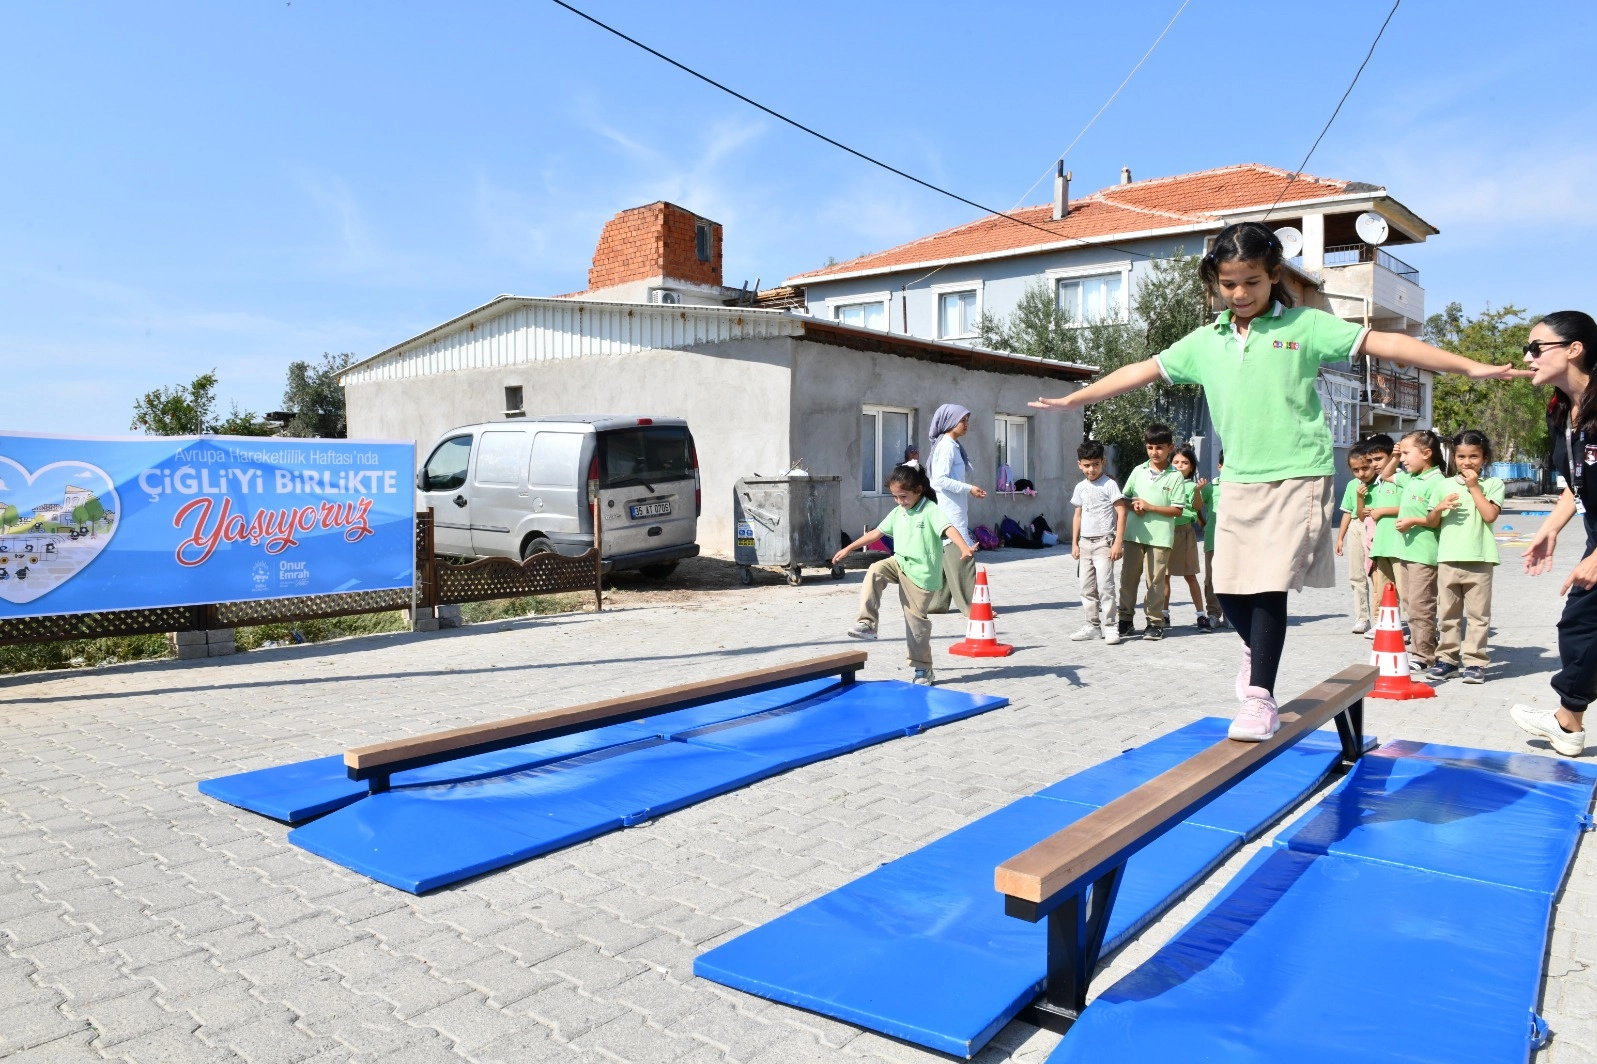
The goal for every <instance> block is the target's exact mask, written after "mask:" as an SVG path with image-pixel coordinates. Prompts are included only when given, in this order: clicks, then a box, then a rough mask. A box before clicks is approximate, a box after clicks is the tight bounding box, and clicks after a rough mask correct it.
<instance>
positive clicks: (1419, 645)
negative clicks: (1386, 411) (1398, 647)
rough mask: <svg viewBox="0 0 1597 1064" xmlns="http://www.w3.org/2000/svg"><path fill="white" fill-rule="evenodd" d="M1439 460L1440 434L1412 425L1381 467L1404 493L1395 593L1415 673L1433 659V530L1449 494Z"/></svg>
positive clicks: (1400, 504)
mask: <svg viewBox="0 0 1597 1064" xmlns="http://www.w3.org/2000/svg"><path fill="white" fill-rule="evenodd" d="M1441 459H1442V439H1441V437H1440V436H1438V435H1436V433H1434V432H1432V431H1431V430H1430V429H1415V430H1414V431H1413V432H1410V433H1409V434H1408V435H1406V436H1404V437H1403V438H1402V439H1401V440H1399V441H1397V454H1396V455H1394V456H1393V458H1392V460H1391V461H1388V462H1387V464H1386V470H1385V479H1387V480H1390V481H1391V482H1392V483H1394V484H1396V485H1397V490H1398V491H1399V492H1401V493H1402V494H1401V497H1400V498H1399V499H1398V503H1397V526H1396V527H1397V533H1398V535H1400V536H1402V537H1403V542H1402V543H1401V544H1400V545H1399V546H1398V548H1397V556H1398V558H1399V560H1400V561H1401V563H1402V576H1403V586H1402V588H1401V590H1400V591H1399V592H1398V593H1399V594H1400V595H1402V596H1403V602H1404V604H1405V606H1406V607H1407V609H1408V630H1409V635H1410V641H1409V655H1408V660H1409V668H1410V669H1412V670H1413V671H1415V672H1424V671H1425V670H1426V669H1429V668H1430V667H1431V663H1432V661H1434V660H1435V658H1436V543H1437V532H1436V530H1437V528H1438V527H1440V526H1441V523H1442V514H1443V512H1444V511H1443V508H1442V499H1443V498H1444V497H1446V495H1447V492H1446V490H1445V489H1444V484H1445V482H1446V478H1444V477H1443V476H1442V470H1441V468H1440V462H1441ZM1399 462H1401V463H1402V466H1403V468H1402V469H1398V468H1397V466H1398V463H1399Z"/></svg>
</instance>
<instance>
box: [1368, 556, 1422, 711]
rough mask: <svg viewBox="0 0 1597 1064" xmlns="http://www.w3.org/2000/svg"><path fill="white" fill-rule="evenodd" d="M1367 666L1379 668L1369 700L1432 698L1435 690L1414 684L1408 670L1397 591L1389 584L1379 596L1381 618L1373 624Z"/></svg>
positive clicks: (1420, 684)
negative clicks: (1373, 635)
mask: <svg viewBox="0 0 1597 1064" xmlns="http://www.w3.org/2000/svg"><path fill="white" fill-rule="evenodd" d="M1370 664H1371V665H1378V666H1380V669H1381V678H1380V679H1379V680H1376V681H1375V690H1374V691H1371V692H1370V697H1371V698H1435V697H1436V688H1434V687H1431V686H1429V685H1427V684H1423V683H1416V682H1414V678H1413V677H1412V676H1410V675H1409V671H1408V650H1407V649H1405V648H1404V646H1403V626H1402V625H1401V624H1400V623H1398V619H1397V590H1396V589H1395V588H1393V587H1392V585H1391V584H1387V585H1386V591H1385V593H1384V594H1382V595H1381V609H1380V616H1379V618H1378V619H1377V620H1376V622H1375V647H1374V649H1373V650H1371V651H1370Z"/></svg>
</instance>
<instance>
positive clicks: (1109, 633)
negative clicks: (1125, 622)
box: [1103, 621, 1120, 646]
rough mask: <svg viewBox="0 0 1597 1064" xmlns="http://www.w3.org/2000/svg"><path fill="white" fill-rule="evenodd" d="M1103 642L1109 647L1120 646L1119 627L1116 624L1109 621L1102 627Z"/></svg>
mask: <svg viewBox="0 0 1597 1064" xmlns="http://www.w3.org/2000/svg"><path fill="white" fill-rule="evenodd" d="M1103 641H1104V642H1105V643H1108V644H1109V645H1110V646H1119V645H1120V625H1119V623H1118V622H1114V621H1111V622H1110V623H1109V624H1106V625H1104V626H1103Z"/></svg>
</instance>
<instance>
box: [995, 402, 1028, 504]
mask: <svg viewBox="0 0 1597 1064" xmlns="http://www.w3.org/2000/svg"><path fill="white" fill-rule="evenodd" d="M1030 425H1031V418H1029V417H1022V416H1020V415H1018V414H999V415H998V416H997V418H995V419H994V421H993V442H994V444H995V445H996V446H995V448H994V450H995V451H996V452H997V455H998V470H997V476H996V478H995V479H994V481H993V483H994V484H996V485H998V490H999V491H1013V490H1014V487H1013V485H1014V483H1015V481H1017V480H1025V479H1028V478H1029V477H1030V476H1031V466H1030V464H1029V463H1030V461H1031V448H1030V447H1029V446H1027V443H1028V440H1027V436H1028V432H1027V429H1028V428H1029V427H1030ZM1006 474H1007V477H1006Z"/></svg>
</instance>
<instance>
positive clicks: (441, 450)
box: [422, 436, 471, 491]
mask: <svg viewBox="0 0 1597 1064" xmlns="http://www.w3.org/2000/svg"><path fill="white" fill-rule="evenodd" d="M470 462H471V437H470V436H453V437H451V438H449V439H447V440H445V441H444V442H443V443H440V444H439V445H438V446H437V447H436V448H434V449H433V453H432V454H431V455H430V456H429V457H428V459H427V464H426V465H425V466H423V467H422V472H423V473H425V474H426V476H425V479H424V480H423V481H422V483H423V484H425V485H426V487H425V488H423V489H422V490H424V491H454V490H455V489H456V488H458V487H460V486H462V485H463V484H465V483H466V466H467V465H468V464H470Z"/></svg>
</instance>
